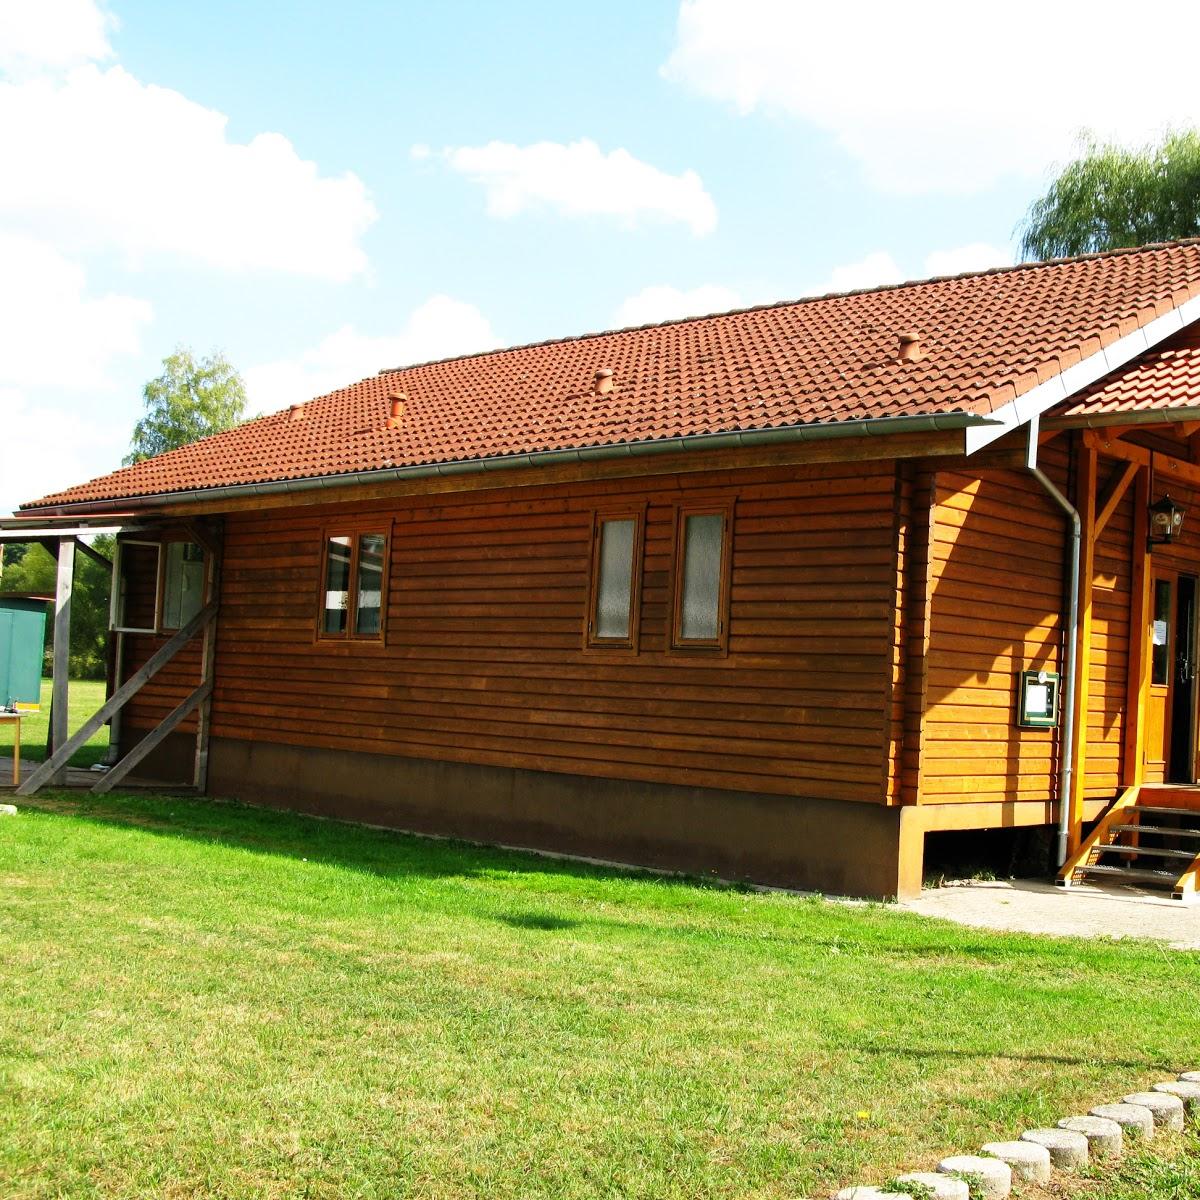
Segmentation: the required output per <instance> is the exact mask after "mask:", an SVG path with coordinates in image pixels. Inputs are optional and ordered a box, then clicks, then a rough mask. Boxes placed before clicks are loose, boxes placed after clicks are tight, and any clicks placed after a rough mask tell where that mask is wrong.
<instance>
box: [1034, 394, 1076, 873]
mask: <svg viewBox="0 0 1200 1200" xmlns="http://www.w3.org/2000/svg"><path fill="white" fill-rule="evenodd" d="M1038 433H1039V422H1038V418H1037V417H1034V418H1033V419H1032V420H1031V421H1030V422H1029V433H1028V439H1029V440H1028V442H1027V443H1026V448H1025V469H1026V470H1027V471H1029V473H1030V474H1031V475H1032V476H1033V477H1034V479H1036V480H1037V481H1038V483H1040V484H1041V485H1042V488H1043V489H1044V490H1045V492H1046V493H1047V495H1049V496H1050V498H1051V499H1052V500H1053V501H1054V503H1055V504H1057V505H1058V506H1059V508H1061V509H1062V510H1063V512H1064V513H1066V514H1067V516H1068V517H1069V518H1070V520H1071V554H1070V567H1069V568H1068V583H1067V596H1068V600H1067V628H1066V646H1065V648H1064V652H1063V719H1062V737H1061V738H1060V741H1059V755H1060V761H1059V765H1058V850H1057V862H1056V864H1055V865H1056V866H1058V867H1061V866H1062V865H1063V864H1064V863H1065V862H1066V861H1067V840H1068V837H1069V834H1070V829H1071V775H1072V762H1073V760H1074V758H1075V719H1076V712H1075V675H1076V671H1077V664H1076V661H1075V659H1076V647H1077V644H1078V641H1079V560H1080V549H1081V545H1082V541H1083V533H1082V530H1083V522H1082V521H1081V519H1080V516H1079V510H1078V509H1077V508H1076V507H1075V506H1074V505H1073V504H1072V503H1071V502H1070V500H1068V499H1067V498H1066V496H1064V495H1063V494H1062V492H1060V491H1059V490H1058V488H1057V487H1056V486H1055V485H1054V482H1053V480H1051V479H1050V477H1049V476H1048V475H1047V474H1046V473H1045V471H1043V470H1042V469H1041V467H1039V466H1038V465H1037V457H1038Z"/></svg>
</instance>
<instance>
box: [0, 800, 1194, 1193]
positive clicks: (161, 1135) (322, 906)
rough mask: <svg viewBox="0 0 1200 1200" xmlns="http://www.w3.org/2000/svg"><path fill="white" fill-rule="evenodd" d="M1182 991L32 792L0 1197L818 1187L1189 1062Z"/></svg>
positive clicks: (990, 1135)
mask: <svg viewBox="0 0 1200 1200" xmlns="http://www.w3.org/2000/svg"><path fill="white" fill-rule="evenodd" d="M1198 994H1200V956H1197V955H1195V954H1189V953H1179V952H1170V951H1166V950H1164V949H1161V948H1160V947H1158V946H1156V945H1149V944H1143V943H1115V942H1103V941H1091V942H1085V941H1064V940H1049V939H1039V938H1036V937H1030V936H1004V935H993V934H988V933H984V932H979V931H975V930H967V929H963V928H959V927H956V926H952V925H949V924H944V923H939V922H936V921H933V920H928V919H923V918H920V917H917V916H914V915H912V914H908V913H903V912H898V911H896V910H894V909H890V908H888V907H886V906H867V905H860V906H851V905H842V904H833V903H825V902H821V901H816V900H812V899H805V898H800V897H795V896H787V895H780V894H761V893H750V892H742V891H737V890H722V889H718V888H715V887H709V886H704V885H702V884H696V883H690V882H682V881H677V880H666V879H656V878H653V877H648V876H644V875H643V876H639V875H635V874H625V873H621V872H617V871H605V870H601V869H598V868H596V869H593V868H588V867H584V866H572V865H565V864H562V863H556V862H552V861H550V860H545V859H539V858H536V857H532V856H525V855H520V854H516V853H507V852H502V851H491V850H482V849H477V848H472V847H466V846H462V845H459V844H454V843H448V842H430V841H422V840H418V839H413V838H406V837H403V836H400V835H394V834H389V833H385V832H381V831H376V830H370V829H362V828H356V827H353V826H345V825H339V824H336V823H333V822H322V821H316V820H310V819H306V818H302V817H296V816H291V815H287V814H278V813H272V812H267V811H259V810H253V809H248V808H243V807H239V806H234V805H224V804H215V803H211V802H205V801H200V800H186V799H179V798H174V799H166V798H156V797H145V796H137V797H131V796H116V797H105V798H103V799H92V798H90V797H84V798H81V797H79V796H77V795H71V796H58V797H55V796H53V795H49V796H47V797H46V798H44V799H43V798H39V799H38V800H37V801H36V802H34V804H33V805H32V806H30V807H23V810H22V812H21V814H20V815H19V816H17V817H15V818H6V819H2V820H0V1195H2V1196H4V1197H5V1200H10V1198H13V1197H47V1198H48V1197H119V1198H133V1197H139V1198H140V1197H170V1198H173V1200H174V1198H181V1197H197V1198H198V1197H221V1198H233V1197H239V1198H240V1197H245V1198H250V1197H254V1198H263V1197H266V1198H277V1197H278V1198H282V1197H300V1196H303V1197H320V1198H326V1197H327V1198H329V1200H333V1198H334V1197H337V1198H350V1197H355V1198H363V1200H365V1198H372V1200H382V1198H384V1197H388V1198H393V1197H422V1198H426V1197H439V1198H446V1200H450V1198H452V1197H464V1196H478V1197H489V1198H494V1200H505V1198H511V1197H553V1198H554V1200H560V1198H567V1200H576V1198H578V1200H583V1198H584V1197H588V1198H591V1197H674V1198H678V1200H685V1198H686V1200H695V1198H707V1197H723V1198H724V1197H729V1198H732V1197H739V1198H750V1197H753V1198H754V1200H784V1198H789V1200H793V1198H797V1197H803V1196H812V1197H816V1196H821V1195H825V1194H827V1193H828V1191H829V1190H830V1189H831V1188H832V1187H833V1186H834V1185H836V1184H842V1183H847V1182H856V1181H865V1182H882V1181H883V1180H885V1179H887V1178H888V1177H889V1176H890V1175H891V1174H894V1173H896V1172H898V1171H901V1170H912V1169H918V1168H927V1167H929V1166H931V1165H932V1164H933V1162H934V1161H936V1159H937V1157H938V1156H939V1155H941V1154H944V1153H946V1152H949V1151H963V1150H970V1149H973V1148H975V1147H977V1146H978V1145H980V1144H981V1143H982V1142H984V1141H986V1140H992V1139H995V1138H999V1137H1012V1136H1016V1135H1017V1134H1018V1133H1020V1131H1021V1130H1022V1129H1023V1128H1027V1127H1029V1126H1030V1125H1034V1124H1039V1125H1040V1124H1046V1123H1049V1122H1053V1121H1054V1120H1056V1119H1057V1118H1058V1117H1060V1116H1064V1115H1066V1114H1068V1113H1070V1112H1072V1111H1086V1109H1087V1108H1088V1107H1090V1106H1091V1105H1092V1104H1095V1103H1097V1102H1099V1101H1105V1100H1112V1099H1114V1098H1118V1097H1120V1096H1121V1095H1123V1094H1125V1093H1126V1092H1128V1091H1130V1090H1132V1089H1133V1088H1134V1087H1139V1088H1140V1087H1145V1086H1146V1085H1148V1084H1151V1083H1153V1082H1155V1081H1156V1080H1158V1079H1161V1078H1165V1077H1167V1076H1170V1075H1173V1074H1174V1073H1175V1072H1177V1071H1179V1070H1183V1069H1196V1068H1200V1005H1198V1004H1197V995H1198ZM1194 1151H1195V1147H1194V1145H1193V1146H1192V1153H1190V1154H1185V1155H1184V1156H1183V1158H1182V1159H1181V1160H1180V1162H1181V1163H1182V1165H1181V1166H1177V1165H1172V1164H1170V1163H1167V1164H1157V1163H1156V1160H1152V1161H1151V1164H1150V1166H1148V1167H1147V1168H1146V1170H1154V1171H1158V1172H1159V1175H1158V1179H1159V1181H1160V1182H1161V1181H1163V1180H1166V1182H1165V1183H1162V1189H1163V1190H1160V1191H1157V1192H1156V1191H1148V1190H1146V1188H1144V1187H1143V1188H1142V1190H1141V1191H1136V1190H1131V1191H1129V1192H1128V1193H1127V1194H1128V1195H1129V1196H1131V1197H1132V1196H1133V1195H1135V1194H1136V1195H1139V1196H1150V1195H1154V1196H1159V1195H1161V1196H1162V1197H1168V1196H1173V1195H1176V1194H1178V1195H1180V1196H1182V1195H1194V1194H1195V1193H1194V1191H1193V1190H1191V1189H1190V1184H1188V1180H1189V1179H1190V1180H1191V1181H1192V1182H1194V1181H1195V1178H1196V1170H1195V1165H1196V1163H1197V1162H1200V1158H1197V1157H1196V1156H1195V1153H1194ZM1134 1165H1136V1164H1134ZM1131 1169H1133V1168H1132V1167H1131ZM1169 1172H1175V1177H1176V1178H1177V1179H1178V1180H1182V1181H1183V1183H1181V1184H1180V1185H1179V1186H1180V1188H1181V1189H1182V1190H1179V1191H1178V1192H1173V1191H1171V1190H1168V1189H1169V1188H1170V1187H1172V1186H1174V1185H1173V1184H1171V1182H1170V1179H1171V1175H1170V1174H1169ZM1185 1184H1187V1187H1185V1186H1184V1185H1185ZM1090 1186H1091V1185H1090V1184H1088V1183H1087V1182H1086V1181H1083V1182H1081V1183H1080V1187H1081V1188H1087V1187H1090ZM1137 1186H1141V1185H1140V1184H1138V1183H1137V1180H1136V1178H1135V1180H1134V1183H1132V1184H1130V1187H1131V1188H1135V1187H1137ZM1154 1186H1158V1185H1157V1184H1155V1185H1154ZM1081 1194H1083V1195H1087V1196H1088V1197H1093V1196H1095V1197H1097V1198H1099V1197H1100V1196H1102V1195H1103V1194H1104V1193H1103V1192H1101V1191H1084V1192H1082V1193H1081ZM1117 1194H1118V1193H1115V1192H1114V1193H1113V1195H1114V1196H1115V1195H1117ZM1120 1194H1121V1195H1122V1196H1123V1195H1125V1194H1126V1193H1120Z"/></svg>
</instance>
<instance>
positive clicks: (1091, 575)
mask: <svg viewBox="0 0 1200 1200" xmlns="http://www.w3.org/2000/svg"><path fill="white" fill-rule="evenodd" d="M1096 459H1097V454H1096V449H1095V447H1094V446H1088V445H1084V446H1083V447H1082V448H1081V451H1080V456H1079V487H1078V492H1077V494H1078V496H1079V501H1078V502H1077V504H1076V507H1077V508H1078V509H1079V515H1080V518H1081V521H1082V526H1083V528H1082V531H1081V533H1082V539H1083V545H1082V547H1081V553H1080V561H1079V631H1078V640H1077V642H1076V646H1077V651H1076V656H1075V745H1074V746H1073V747H1070V746H1068V747H1064V748H1063V752H1064V753H1067V754H1073V755H1074V759H1073V762H1072V767H1071V795H1070V797H1068V798H1066V799H1067V800H1068V801H1069V804H1070V810H1069V813H1070V817H1069V832H1068V837H1067V853H1068V855H1073V854H1074V853H1075V852H1076V851H1077V850H1078V849H1079V843H1080V841H1081V840H1082V838H1083V797H1084V793H1085V791H1086V790H1087V788H1086V784H1087V779H1086V771H1087V734H1088V697H1089V688H1088V684H1089V676H1090V673H1091V665H1092V664H1091V658H1092V584H1093V581H1094V579H1095V575H1096V467H1097V462H1096Z"/></svg>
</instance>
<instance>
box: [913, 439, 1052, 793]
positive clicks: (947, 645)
mask: <svg viewBox="0 0 1200 1200" xmlns="http://www.w3.org/2000/svg"><path fill="white" fill-rule="evenodd" d="M1043 459H1044V465H1045V466H1046V467H1047V469H1048V470H1049V471H1050V472H1051V473H1052V474H1053V476H1054V478H1055V480H1056V482H1057V483H1058V484H1059V486H1065V484H1066V479H1065V475H1066V471H1065V456H1064V455H1063V453H1062V452H1061V451H1060V450H1059V448H1058V446H1057V444H1055V445H1053V446H1052V447H1047V448H1046V451H1044V453H1043ZM1066 533H1067V530H1066V522H1065V518H1064V516H1063V514H1062V512H1061V510H1059V509H1058V508H1057V507H1056V506H1055V505H1054V504H1053V502H1052V501H1051V500H1050V498H1049V497H1048V496H1047V495H1046V494H1045V492H1043V491H1042V489H1041V488H1040V487H1039V486H1038V484H1037V483H1036V482H1035V481H1034V480H1033V479H1032V478H1031V477H1029V476H1028V475H1026V474H1024V473H1023V472H1020V471H984V472H982V473H980V474H979V475H975V474H970V473H966V472H958V471H939V472H938V473H937V475H936V481H935V490H934V514H933V524H932V532H931V537H930V560H931V561H930V584H929V586H930V601H929V630H928V646H927V650H926V682H925V686H926V695H925V729H924V737H923V741H922V755H921V779H920V800H921V802H922V803H948V802H963V803H986V802H989V801H1005V800H1044V799H1047V798H1054V797H1055V796H1056V794H1057V787H1056V770H1057V763H1058V748H1057V736H1056V734H1055V732H1054V731H1052V730H1030V729H1018V728H1017V726H1016V719H1015V711H1016V698H1017V683H1018V677H1019V675H1020V672H1021V671H1023V670H1037V669H1042V668H1045V669H1047V670H1052V671H1058V670H1061V665H1060V657H1061V649H1062V609H1063V599H1064V580H1063V570H1064V559H1065V547H1066Z"/></svg>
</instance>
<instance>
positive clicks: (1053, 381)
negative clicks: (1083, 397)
mask: <svg viewBox="0 0 1200 1200" xmlns="http://www.w3.org/2000/svg"><path fill="white" fill-rule="evenodd" d="M1198 319H1200V296H1193V297H1192V298H1191V299H1190V300H1185V301H1184V302H1183V303H1182V304H1181V305H1179V307H1178V308H1173V309H1172V310H1171V311H1170V312H1169V313H1164V314H1163V315H1162V316H1161V317H1155V318H1154V320H1153V321H1149V322H1147V324H1145V325H1143V326H1142V327H1141V328H1140V329H1135V330H1134V331H1133V332H1132V333H1127V334H1126V335H1125V336H1124V337H1121V338H1117V340H1116V341H1115V342H1113V343H1112V344H1111V345H1109V346H1106V347H1104V349H1103V350H1100V351H1098V352H1097V353H1095V354H1090V355H1088V357H1087V358H1085V359H1083V360H1082V361H1081V362H1077V363H1076V364H1075V365H1074V366H1073V367H1068V368H1067V369H1066V370H1065V371H1060V372H1059V373H1058V374H1057V375H1055V376H1053V377H1052V378H1050V379H1047V380H1046V382H1045V383H1039V384H1038V385H1037V387H1035V388H1031V389H1030V390H1029V391H1027V392H1026V393H1024V395H1021V396H1018V397H1017V398H1016V399H1015V400H1013V401H1011V402H1010V403H1008V404H1005V405H1003V406H1001V407H1000V408H998V409H996V411H995V412H994V413H992V414H991V415H990V417H989V420H990V421H991V422H992V424H988V425H977V426H969V427H968V428H967V430H966V452H967V453H968V454H974V453H975V451H976V450H982V449H983V448H984V446H990V445H991V444H992V442H994V441H995V440H996V439H997V438H1002V437H1003V436H1004V435H1005V434H1006V433H1010V432H1011V431H1012V430H1014V429H1017V428H1019V427H1020V426H1022V425H1024V424H1026V423H1027V422H1028V421H1030V420H1032V419H1033V418H1034V417H1038V416H1041V414H1042V413H1044V412H1046V410H1047V409H1051V408H1053V407H1054V406H1055V405H1056V404H1061V403H1062V402H1063V401H1064V400H1067V399H1069V398H1070V397H1071V396H1074V395H1075V394H1076V393H1077V392H1081V391H1083V389H1084V388H1086V387H1088V386H1089V385H1091V384H1093V383H1095V382H1096V380H1098V379H1103V378H1104V376H1105V375H1108V374H1111V373H1112V372H1113V371H1115V370H1116V369H1117V368H1118V367H1123V366H1124V365H1125V364H1126V363H1128V362H1131V361H1132V360H1133V359H1135V358H1137V356H1138V355H1139V354H1143V353H1145V351H1147V350H1149V349H1151V348H1153V347H1154V346H1157V345H1158V344H1159V343H1160V342H1163V341H1165V340H1166V339H1167V338H1169V337H1170V336H1171V335H1172V334H1175V333H1178V332H1179V331H1180V330H1181V329H1183V328H1184V326H1186V325H1190V324H1191V323H1192V322H1193V321H1195V320H1198Z"/></svg>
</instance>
